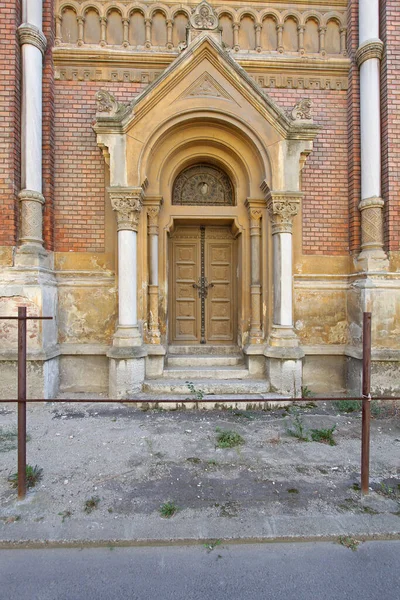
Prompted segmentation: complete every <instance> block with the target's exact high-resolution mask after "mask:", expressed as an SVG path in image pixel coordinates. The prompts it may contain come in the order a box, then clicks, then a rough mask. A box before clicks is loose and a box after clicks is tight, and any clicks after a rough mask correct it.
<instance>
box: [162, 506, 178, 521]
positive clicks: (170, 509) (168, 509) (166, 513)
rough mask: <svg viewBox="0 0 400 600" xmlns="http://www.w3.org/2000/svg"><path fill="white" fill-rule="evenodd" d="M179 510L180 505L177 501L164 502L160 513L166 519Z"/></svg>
mask: <svg viewBox="0 0 400 600" xmlns="http://www.w3.org/2000/svg"><path fill="white" fill-rule="evenodd" d="M177 511H178V507H177V506H176V504H175V502H164V504H161V506H160V515H161V516H162V517H164V518H165V519H169V518H171V517H173V516H174V514H175V513H176V512H177Z"/></svg>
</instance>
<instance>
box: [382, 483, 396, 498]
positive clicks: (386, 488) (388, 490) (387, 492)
mask: <svg viewBox="0 0 400 600" xmlns="http://www.w3.org/2000/svg"><path fill="white" fill-rule="evenodd" d="M398 489H399V488H398ZM376 491H377V493H378V494H381V496H387V497H388V498H393V497H394V496H397V493H396V490H395V489H394V488H392V487H391V486H390V485H388V484H387V483H385V482H384V481H381V483H380V485H379V487H378V489H377V490H376ZM399 492H400V489H399Z"/></svg>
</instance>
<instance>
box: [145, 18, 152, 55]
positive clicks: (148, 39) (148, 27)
mask: <svg viewBox="0 0 400 600" xmlns="http://www.w3.org/2000/svg"><path fill="white" fill-rule="evenodd" d="M144 25H145V32H146V33H145V44H144V45H145V47H146V48H151V19H149V18H148V17H147V18H146V19H145V20H144Z"/></svg>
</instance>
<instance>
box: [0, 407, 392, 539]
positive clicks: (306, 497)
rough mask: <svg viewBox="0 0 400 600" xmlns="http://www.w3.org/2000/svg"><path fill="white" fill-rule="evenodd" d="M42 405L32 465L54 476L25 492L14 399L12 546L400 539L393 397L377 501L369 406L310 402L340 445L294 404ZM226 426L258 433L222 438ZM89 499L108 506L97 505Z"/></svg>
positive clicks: (3, 427)
mask: <svg viewBox="0 0 400 600" xmlns="http://www.w3.org/2000/svg"><path fill="white" fill-rule="evenodd" d="M28 406H29V409H28V436H29V438H28V439H29V441H28V444H27V455H28V463H29V464H31V465H36V464H37V465H39V466H40V467H41V468H43V478H42V480H41V481H40V482H39V483H38V484H37V486H36V487H35V488H33V489H32V490H31V491H30V492H29V493H28V496H27V499H26V500H25V501H24V502H17V500H16V490H15V489H12V488H11V487H10V484H9V483H8V481H7V477H8V475H9V474H10V473H13V472H15V471H16V458H17V457H16V450H15V438H14V437H13V432H15V427H16V408H15V405H10V404H8V405H7V404H0V544H1V545H2V546H3V547H4V546H9V545H20V544H23V545H28V544H30V545H41V544H46V545H48V544H55V545H60V544H69V545H83V544H84V545H88V544H94V545H98V544H106V545H108V544H111V545H115V544H130V543H171V542H193V543H194V542H196V541H199V540H203V541H207V540H212V539H214V540H216V539H220V540H224V541H228V540H243V541H245V540H258V541H268V540H286V539H300V540H305V539H331V538H335V537H338V536H341V535H344V536H354V537H358V538H360V537H361V538H364V537H365V538H372V537H400V418H399V415H398V414H397V415H396V411H395V410H394V408H393V407H392V406H391V403H388V404H387V405H386V406H385V407H383V408H381V409H379V408H378V409H377V410H376V411H375V413H376V414H375V418H374V419H373V421H372V424H371V425H372V427H371V487H372V491H371V493H370V495H369V496H368V497H366V498H364V499H363V500H361V498H360V491H359V490H358V489H357V487H358V486H357V484H358V483H359V479H360V475H359V472H360V434H361V417H360V414H359V413H350V414H347V413H343V412H338V410H337V407H336V406H333V405H330V404H329V405H328V403H326V404H324V403H319V405H318V406H316V407H312V406H311V405H310V406H309V407H308V408H307V406H306V403H303V405H302V407H301V408H298V423H300V424H301V426H302V427H304V429H305V431H306V435H309V430H310V429H311V428H313V429H327V428H331V427H332V426H333V425H335V424H336V430H335V431H334V433H333V437H334V440H335V442H336V443H337V445H336V446H330V445H328V444H325V443H319V442H305V441H299V440H298V439H296V438H295V437H293V436H291V435H289V434H288V432H287V430H288V428H289V429H290V428H292V429H293V428H294V427H295V423H294V415H293V414H290V412H291V411H292V409H291V411H289V413H288V411H287V410H284V409H275V410H270V411H239V410H237V411H236V410H220V411H216V410H202V411H195V410H179V411H160V410H149V411H142V410H139V409H137V408H132V407H131V406H126V405H119V404H95V403H85V404H72V403H69V404H68V403H62V404H57V405H55V404H50V403H48V404H43V405H28ZM295 410H296V409H295ZM397 413H398V411H397ZM216 429H219V430H221V431H216ZM224 431H234V432H235V433H237V434H239V435H240V436H242V438H243V440H244V443H243V444H242V445H239V446H237V447H233V448H219V447H218V441H217V438H218V435H219V434H220V433H222V432H224ZM13 447H14V449H13ZM88 501H89V505H92V504H94V505H95V506H94V507H91V506H88V507H86V510H85V506H86V503H87V502H88ZM165 503H170V504H167V506H166V507H164V510H165V511H167V512H168V511H169V512H172V511H173V509H174V508H176V509H177V512H176V513H175V514H174V515H173V516H171V517H170V518H163V517H162V516H161V514H160V507H161V506H162V505H163V504H165ZM90 508H92V510H91V512H90Z"/></svg>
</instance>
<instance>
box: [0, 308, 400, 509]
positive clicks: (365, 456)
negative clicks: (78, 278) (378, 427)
mask: <svg viewBox="0 0 400 600" xmlns="http://www.w3.org/2000/svg"><path fill="white" fill-rule="evenodd" d="M51 318H52V317H28V316H27V315H26V307H19V308H18V317H14V316H13V317H0V320H2V319H7V320H8V319H16V320H18V398H17V399H15V398H7V399H4V400H0V403H2V402H6V403H12V402H17V403H18V499H19V500H22V499H24V498H25V496H26V404H27V402H32V403H36V402H46V403H49V402H50V403H55V404H65V403H77V404H90V403H101V404H105V403H118V404H142V405H145V406H146V405H155V406H157V405H159V404H175V405H177V406H179V405H183V404H185V403H188V402H190V403H191V404H194V405H195V406H198V405H199V404H211V403H213V404H215V405H217V406H218V405H221V406H224V405H226V404H228V403H238V402H248V399H246V398H240V397H235V398H232V399H231V400H227V399H224V400H220V399H216V398H212V397H209V398H202V399H201V400H198V399H192V398H184V399H182V400H177V399H176V398H163V399H160V398H158V399H154V398H132V399H130V398H128V399H121V398H98V399H90V398H70V399H62V400H60V399H58V398H54V399H48V398H46V399H44V398H29V399H27V397H26V389H27V385H26V322H27V320H30V319H51ZM362 382H363V387H362V394H363V395H362V396H361V397H360V396H351V397H347V396H346V397H345V398H343V397H338V396H336V397H332V396H327V397H317V398H314V397H313V398H312V400H311V401H312V402H335V401H336V402H337V401H338V400H341V399H345V400H351V401H354V400H355V401H359V402H362V426H361V493H362V494H363V495H365V494H368V492H369V463H370V421H371V401H372V400H377V401H397V400H400V397H393V396H374V397H372V396H371V393H370V392H371V313H364V316H363V379H362ZM299 400H300V401H301V400H303V401H304V399H300V398H289V397H285V396H283V397H282V398H279V399H278V398H277V399H276V400H274V399H266V398H264V399H263V398H260V399H259V400H252V402H251V403H252V404H258V403H259V404H265V403H266V402H274V401H279V402H296V401H299Z"/></svg>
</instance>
